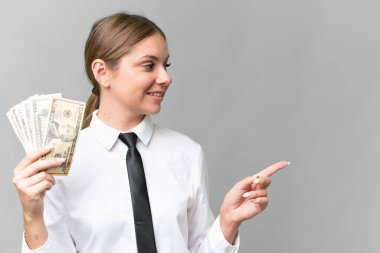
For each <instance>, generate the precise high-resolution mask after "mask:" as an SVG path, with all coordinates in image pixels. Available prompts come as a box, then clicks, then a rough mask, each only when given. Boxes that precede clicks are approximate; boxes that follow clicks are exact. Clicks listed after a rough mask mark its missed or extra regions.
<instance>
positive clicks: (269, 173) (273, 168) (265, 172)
mask: <svg viewBox="0 0 380 253" xmlns="http://www.w3.org/2000/svg"><path fill="white" fill-rule="evenodd" d="M289 164H290V162H288V161H282V162H278V163H275V164H272V165H271V166H269V167H267V168H266V169H263V170H262V171H260V172H259V173H257V174H256V175H255V176H256V177H257V176H259V177H270V176H272V175H273V174H274V173H276V172H277V171H279V170H281V169H283V168H285V167H286V166H288V165H289Z"/></svg>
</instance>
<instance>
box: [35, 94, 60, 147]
mask: <svg viewBox="0 0 380 253" xmlns="http://www.w3.org/2000/svg"><path fill="white" fill-rule="evenodd" d="M61 97H62V94H61V93H57V94H49V95H41V96H38V97H36V98H34V99H32V100H31V110H32V112H31V113H32V115H33V120H32V121H33V125H34V126H33V133H34V136H35V137H34V138H35V148H39V147H42V146H43V144H44V143H43V142H44V141H45V136H46V132H47V127H48V117H49V111H50V109H51V104H52V99H53V98H61Z"/></svg>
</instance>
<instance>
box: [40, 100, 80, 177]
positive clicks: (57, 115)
mask: <svg viewBox="0 0 380 253" xmlns="http://www.w3.org/2000/svg"><path fill="white" fill-rule="evenodd" d="M84 110H85V103H83V102H79V101H74V100H69V99H63V98H53V99H52V105H51V109H50V114H49V117H48V124H47V132H46V137H45V140H44V146H47V145H50V146H52V150H51V152H50V153H48V154H47V155H46V156H45V159H46V158H53V157H54V158H61V157H62V158H65V162H64V163H63V164H62V165H60V166H58V167H55V168H49V169H48V170H47V172H48V173H51V174H54V175H67V174H68V173H69V170H70V167H71V162H72V159H73V155H74V151H75V147H76V142H77V138H78V134H79V132H80V130H81V128H82V123H83V117H84Z"/></svg>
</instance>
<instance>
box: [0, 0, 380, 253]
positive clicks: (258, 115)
mask: <svg viewBox="0 0 380 253" xmlns="http://www.w3.org/2000/svg"><path fill="white" fill-rule="evenodd" d="M118 11H126V12H131V13H136V14H142V15H145V16H147V17H148V18H150V19H152V20H154V21H155V22H156V23H157V24H158V25H159V26H160V27H161V28H162V29H163V30H164V31H165V32H166V34H167V37H168V43H169V49H170V55H171V60H170V61H171V62H172V66H171V67H170V69H169V71H170V73H171V74H172V76H173V79H174V81H173V84H172V86H171V88H170V90H169V92H168V94H167V96H166V97H165V101H164V103H163V108H162V112H161V113H160V114H159V115H157V116H154V119H155V121H156V122H158V123H159V124H160V125H162V126H165V127H169V128H171V129H174V130H177V131H180V132H183V133H185V134H187V135H189V136H190V137H192V138H193V139H194V140H196V141H197V142H199V143H200V144H201V145H202V146H203V147H204V149H205V153H206V158H207V164H208V170H209V187H210V201H211V206H212V209H213V212H214V214H215V215H217V214H218V212H219V207H220V205H221V203H222V201H223V198H224V195H225V193H226V192H227V190H228V189H229V188H230V187H231V186H232V185H233V184H234V183H235V182H236V181H238V180H240V179H242V178H244V177H246V176H248V175H253V174H255V173H257V172H258V171H260V170H261V169H263V168H265V167H266V166H268V165H270V164H272V163H274V162H276V161H279V160H290V161H291V162H292V164H291V166H289V167H288V168H287V169H285V170H282V171H280V172H278V173H277V174H275V175H274V176H273V183H272V185H271V187H270V190H269V193H270V204H269V206H268V208H267V210H266V211H265V212H264V213H262V214H260V215H259V216H257V217H255V218H254V219H252V220H250V221H248V222H246V223H244V225H243V226H242V227H241V229H240V235H241V249H240V252H269V253H272V252H289V253H304V252H308V253H320V252H346V253H351V252H352V253H356V252H365V253H367V252H373V253H375V252H380V241H379V240H378V237H379V235H380V219H379V214H380V198H379V193H380V184H379V183H378V182H379V176H380V170H379V169H380V168H379V162H378V161H379V158H380V144H379V142H380V113H379V108H380V99H379V94H380V85H379V80H380V33H379V24H380V15H379V13H380V2H379V1H375V0H319V1H318V0H315V1H308V0H266V1H256V0H253V1H231V0H229V1H228V0H225V1H216V0H213V1H210V0H209V1H175V0H166V1H158V0H156V1H153V0H151V1H148V0H143V1H142V0H133V1H116V0H113V1H92V0H91V1H90V0H83V1H58V0H35V1H30V0H28V1H27V0H25V1H19V0H16V1H15V0H1V2H0V38H1V41H0V56H1V57H0V83H1V86H0V94H1V99H0V112H1V113H0V114H1V116H0V121H1V131H0V135H1V136H0V140H1V145H0V154H1V166H0V224H1V225H0V233H1V234H0V252H2V253H3V252H4V253H13V252H20V245H21V238H22V231H23V228H22V212H21V205H20V203H19V200H18V196H17V193H16V190H15V188H14V186H13V184H12V176H13V169H14V167H15V166H16V165H17V163H18V162H19V160H20V159H21V158H22V157H23V156H24V151H23V149H22V147H21V144H20V143H19V142H18V140H17V138H16V135H15V134H14V132H13V130H12V128H11V125H10V124H9V122H8V120H7V118H6V116H5V113H6V111H8V109H9V108H10V107H11V106H13V105H15V104H17V103H18V102H20V101H22V100H24V99H26V98H27V97H29V96H31V95H33V94H35V93H40V94H48V93H56V92H62V93H63V95H64V97H66V98H71V99H76V100H82V101H86V100H87V97H88V96H89V94H90V91H91V86H90V85H89V82H88V80H87V78H86V76H85V72H84V63H83V48H84V43H85V40H86V38H87V35H88V33H89V31H90V27H91V25H92V24H93V23H94V21H95V20H97V19H98V18H100V17H103V16H106V15H110V14H113V13H115V12H118Z"/></svg>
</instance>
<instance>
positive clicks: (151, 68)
mask: <svg viewBox="0 0 380 253" xmlns="http://www.w3.org/2000/svg"><path fill="white" fill-rule="evenodd" d="M143 67H144V68H145V70H148V71H151V70H153V68H154V64H153V63H150V64H145V65H143Z"/></svg>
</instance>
